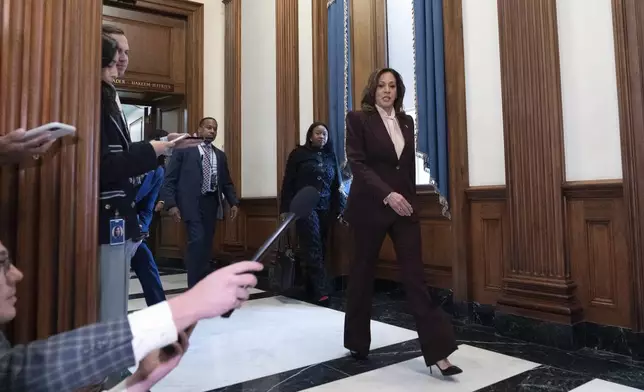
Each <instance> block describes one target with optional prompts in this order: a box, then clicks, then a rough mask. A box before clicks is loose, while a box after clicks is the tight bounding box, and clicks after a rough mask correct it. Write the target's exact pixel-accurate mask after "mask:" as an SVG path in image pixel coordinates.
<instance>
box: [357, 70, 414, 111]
mask: <svg viewBox="0 0 644 392" xmlns="http://www.w3.org/2000/svg"><path fill="white" fill-rule="evenodd" d="M387 72H389V73H391V74H392V75H394V78H395V79H396V99H394V112H395V113H404V111H403V108H402V106H403V98H405V83H403V80H402V76H400V73H398V71H396V70H395V69H393V68H381V69H378V70H376V71H374V72H373V73H372V74H371V75H370V76H369V81H368V82H367V85H366V86H365V88H364V92H363V93H362V102H361V106H362V110H363V111H365V112H373V111H375V110H376V90H377V89H378V82H380V77H381V76H382V75H383V74H385V73H387Z"/></svg>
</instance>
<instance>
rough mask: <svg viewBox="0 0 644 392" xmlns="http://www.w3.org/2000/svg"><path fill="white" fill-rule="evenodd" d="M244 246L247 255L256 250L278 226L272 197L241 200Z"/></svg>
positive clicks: (275, 203) (275, 207) (275, 206)
mask: <svg viewBox="0 0 644 392" xmlns="http://www.w3.org/2000/svg"><path fill="white" fill-rule="evenodd" d="M241 205H242V209H243V211H244V216H243V227H244V245H245V249H244V250H245V251H246V253H247V254H250V253H252V252H253V251H255V250H257V249H258V248H259V247H260V246H261V245H262V244H263V243H264V241H266V239H267V238H268V237H270V235H271V234H272V233H273V232H274V231H275V229H276V228H277V226H278V217H277V215H278V213H277V200H276V199H275V198H274V197H267V198H257V199H255V198H247V199H242V203H241Z"/></svg>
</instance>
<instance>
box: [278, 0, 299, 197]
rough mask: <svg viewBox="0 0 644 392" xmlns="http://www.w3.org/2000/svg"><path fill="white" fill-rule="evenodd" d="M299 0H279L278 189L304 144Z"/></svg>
mask: <svg viewBox="0 0 644 392" xmlns="http://www.w3.org/2000/svg"><path fill="white" fill-rule="evenodd" d="M297 3H298V0H278V1H276V2H275V7H276V9H275V18H276V21H275V25H276V28H277V31H276V39H275V41H276V43H275V44H276V49H277V82H276V83H277V86H276V88H275V94H276V96H275V97H276V100H277V114H276V115H277V178H276V181H277V189H278V190H279V189H281V188H282V179H283V178H284V172H285V170H286V160H287V159H288V155H289V154H290V153H291V151H292V150H293V149H294V148H295V147H296V146H297V145H298V144H299V143H300V72H299V41H298V37H299V35H298V14H297V10H298V6H297Z"/></svg>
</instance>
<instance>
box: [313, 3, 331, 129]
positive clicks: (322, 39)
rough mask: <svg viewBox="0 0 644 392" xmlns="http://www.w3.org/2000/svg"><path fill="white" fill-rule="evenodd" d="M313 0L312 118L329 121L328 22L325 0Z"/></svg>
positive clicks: (326, 122)
mask: <svg viewBox="0 0 644 392" xmlns="http://www.w3.org/2000/svg"><path fill="white" fill-rule="evenodd" d="M312 1H313V120H314V121H322V122H324V123H325V124H328V123H329V50H328V49H329V23H328V11H327V0H312Z"/></svg>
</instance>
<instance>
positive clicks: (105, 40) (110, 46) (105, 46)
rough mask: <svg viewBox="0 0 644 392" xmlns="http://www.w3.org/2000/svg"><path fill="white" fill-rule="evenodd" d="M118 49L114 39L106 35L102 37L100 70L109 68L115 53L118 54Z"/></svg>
mask: <svg viewBox="0 0 644 392" xmlns="http://www.w3.org/2000/svg"><path fill="white" fill-rule="evenodd" d="M118 48H119V45H118V42H116V40H115V39H114V38H112V37H110V36H109V35H107V34H103V35H102V40H101V49H102V56H101V68H106V67H109V65H110V63H111V62H112V61H114V56H116V52H118Z"/></svg>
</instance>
